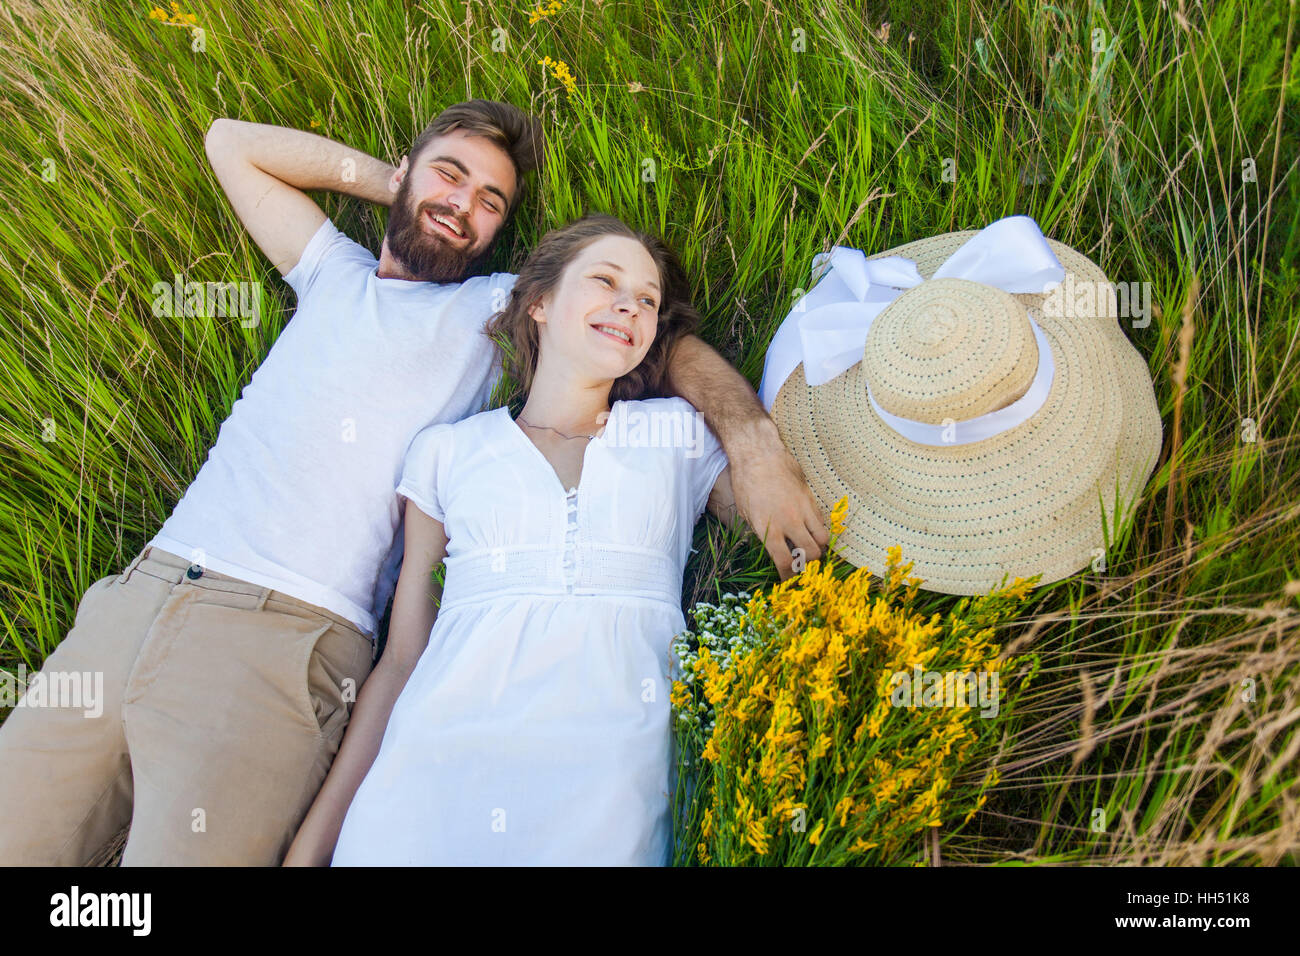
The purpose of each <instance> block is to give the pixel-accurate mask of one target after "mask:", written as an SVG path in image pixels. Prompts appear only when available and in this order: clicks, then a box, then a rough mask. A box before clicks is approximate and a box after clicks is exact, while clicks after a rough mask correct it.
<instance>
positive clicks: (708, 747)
mask: <svg viewBox="0 0 1300 956" xmlns="http://www.w3.org/2000/svg"><path fill="white" fill-rule="evenodd" d="M700 756H701V757H702V758H703V759H705V760H709V761H717V760H719V759H721V757H722V754H721V753H719V752H718V743H717V740H716V739H715V738H714V737H713V736H710V737H709V740H708V743H706V744H705V745H704V749H703V750H702V751H700Z"/></svg>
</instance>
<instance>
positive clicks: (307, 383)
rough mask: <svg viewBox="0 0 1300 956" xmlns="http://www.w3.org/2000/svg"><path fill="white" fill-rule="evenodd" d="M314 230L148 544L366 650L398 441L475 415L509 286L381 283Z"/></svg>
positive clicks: (392, 558) (329, 235)
mask: <svg viewBox="0 0 1300 956" xmlns="http://www.w3.org/2000/svg"><path fill="white" fill-rule="evenodd" d="M377 266H378V261H377V260H376V259H375V257H374V255H372V254H371V252H370V251H369V250H368V249H366V248H365V247H364V246H361V245H359V244H358V243H356V242H353V241H352V240H351V239H349V238H348V237H347V236H345V235H343V234H342V233H341V232H339V231H338V229H337V228H335V226H334V224H333V223H332V222H330V221H329V220H328V219H327V220H326V221H325V222H324V223H323V224H322V225H321V227H320V229H319V230H318V231H317V232H316V234H315V235H314V236H313V237H312V239H311V241H310V242H308V243H307V247H306V249H304V250H303V254H302V258H301V259H300V260H299V262H298V264H297V266H295V267H294V269H293V271H291V272H290V273H289V274H288V275H287V276H285V281H286V282H288V283H289V285H290V286H291V287H292V288H293V289H294V291H295V292H297V294H298V309H297V311H296V312H295V313H294V315H293V318H292V319H290V321H289V322H288V323H287V324H286V325H285V327H284V329H283V330H282V331H281V332H280V335H279V337H278V338H277V339H276V341H275V344H274V345H273V346H272V348H271V350H270V352H269V353H268V354H267V356H266V358H265V360H263V362H262V364H261V365H260V366H259V367H258V369H257V371H255V372H254V373H253V377H252V380H251V381H250V382H249V383H248V385H246V386H245V387H244V390H243V392H242V394H241V395H240V398H239V400H238V401H236V402H235V404H234V406H233V407H232V408H231V410H230V416H229V417H228V418H227V419H226V420H225V421H224V422H223V423H222V425H221V430H220V433H219V434H218V436H217V441H216V444H215V445H213V446H212V449H211V450H210V451H209V452H208V458H207V461H206V462H204V464H203V467H202V468H200V469H199V473H198V475H197V476H196V477H195V479H194V482H193V483H192V484H191V485H190V486H189V488H188V489H186V491H185V494H184V496H183V497H182V498H181V500H180V501H179V502H178V503H177V505H176V508H175V510H174V511H173V512H172V514H171V517H169V518H168V519H167V521H166V522H165V523H164V524H163V526H162V528H161V530H160V531H159V532H158V534H157V535H155V536H154V538H153V539H152V540H151V541H150V542H149V544H150V545H151V546H153V547H155V548H158V549H160V550H163V551H168V552H171V553H172V554H176V555H179V556H180V557H183V558H186V559H188V560H190V561H192V562H197V563H199V564H200V565H201V566H203V567H206V568H208V569H210V570H212V571H216V572H218V573H220V574H228V575H230V576H232V577H237V578H240V579H241V580H244V581H249V582H252V583H254V584H260V585H262V586H263V587H269V588H274V589H275V590H277V591H283V592H285V593H286V594H291V595H293V596H294V597H297V598H300V599H301V600H303V601H306V602H308V603H310V604H314V605H316V606H317V607H322V608H325V609H327V610H330V611H333V612H334V613H336V614H339V615H342V616H343V617H346V618H347V619H348V620H350V621H352V622H354V623H355V624H356V625H357V626H358V627H359V628H361V630H362V631H364V632H366V633H367V634H369V635H371V637H374V636H375V630H376V628H377V625H378V621H377V619H376V616H377V615H379V614H382V613H383V611H384V607H385V605H386V604H387V603H388V599H389V597H390V596H391V595H392V592H393V588H394V587H395V586H396V582H397V573H398V564H399V562H400V560H401V556H402V550H403V547H404V542H403V535H402V534H401V524H400V515H401V511H400V509H399V507H398V501H397V496H396V494H395V491H394V489H395V488H396V487H397V484H398V481H399V479H400V478H401V474H402V461H403V459H404V457H405V455H406V449H407V446H408V445H409V444H410V442H411V439H412V437H413V436H414V435H415V434H416V433H417V432H419V431H420V430H421V429H423V428H425V427H426V426H428V425H431V424H438V423H443V422H454V421H459V420H460V419H462V418H465V417H466V416H468V415H473V414H475V413H477V412H479V411H481V410H483V409H485V408H486V406H487V403H488V399H489V398H490V396H491V391H492V388H493V387H494V386H495V384H496V382H497V380H498V379H499V378H500V375H501V362H500V353H499V351H498V349H497V348H496V346H495V345H494V344H493V343H492V341H491V340H490V339H489V338H488V337H487V336H486V335H484V334H483V331H482V330H483V327H484V326H485V325H486V323H487V320H488V319H489V318H490V317H491V316H492V314H493V313H495V312H496V311H499V310H500V309H501V308H504V306H505V304H506V302H507V301H508V298H509V292H510V289H511V288H512V287H513V286H514V281H515V278H516V276H515V275H513V274H512V273H508V272H498V273H494V274H492V275H491V276H475V277H472V278H469V279H467V280H465V281H464V282H461V283H434V282H411V281H407V280H404V279H381V278H379V277H378V276H377V275H376V274H375V270H376V268H377Z"/></svg>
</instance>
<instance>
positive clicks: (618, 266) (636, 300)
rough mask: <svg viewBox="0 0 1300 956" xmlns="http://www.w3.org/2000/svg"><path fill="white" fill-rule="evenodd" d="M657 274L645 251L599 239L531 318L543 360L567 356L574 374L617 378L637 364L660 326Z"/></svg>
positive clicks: (619, 239) (629, 242)
mask: <svg viewBox="0 0 1300 956" xmlns="http://www.w3.org/2000/svg"><path fill="white" fill-rule="evenodd" d="M660 295H661V293H660V277H659V269H658V267H657V266H656V265H655V261H654V259H652V258H651V256H650V253H649V252H647V251H646V248H645V246H643V245H641V243H640V242H638V241H637V240H635V239H629V238H627V237H626V236H602V237H601V238H599V239H597V240H595V241H593V242H591V243H589V244H588V245H587V246H586V248H584V249H583V250H582V251H581V252H579V253H578V255H577V256H576V257H575V258H574V259H573V260H572V261H571V262H570V263H569V264H568V265H567V266H566V267H565V269H564V272H563V274H562V275H561V276H560V280H559V281H558V282H557V283H556V285H555V287H554V288H553V289H552V290H551V292H550V293H549V294H548V295H547V296H545V297H543V299H542V302H541V304H540V305H534V306H533V307H532V308H531V309H530V310H529V314H530V315H532V317H533V318H534V319H535V320H537V321H538V322H539V323H540V325H541V328H540V329H539V332H540V336H539V339H540V343H541V352H542V355H545V354H547V353H548V352H549V353H551V354H552V355H554V356H556V357H558V356H559V355H563V356H566V357H567V359H568V362H569V363H570V364H571V365H572V367H573V368H574V369H575V370H582V371H585V372H587V373H588V374H590V375H592V376H593V377H595V378H597V379H610V380H613V379H618V378H621V377H622V376H624V375H626V374H627V373H628V372H630V371H632V370H633V369H634V368H636V367H637V366H638V365H640V364H641V360H642V359H643V358H645V356H646V353H647V352H648V351H649V350H650V346H651V344H652V343H653V342H654V337H655V332H656V331H657V329H658V325H659V302H660Z"/></svg>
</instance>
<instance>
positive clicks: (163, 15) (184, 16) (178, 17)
mask: <svg viewBox="0 0 1300 956" xmlns="http://www.w3.org/2000/svg"><path fill="white" fill-rule="evenodd" d="M170 6H171V13H168V12H167V11H166V10H164V9H163V8H162V7H154V8H153V9H151V10H150V11H149V19H150V20H157V21H158V22H159V23H161V24H163V26H168V27H184V26H193V25H194V24H195V23H197V22H198V17H196V16H195V15H194V14H192V13H183V12H182V11H181V5H180V4H179V3H172V4H170Z"/></svg>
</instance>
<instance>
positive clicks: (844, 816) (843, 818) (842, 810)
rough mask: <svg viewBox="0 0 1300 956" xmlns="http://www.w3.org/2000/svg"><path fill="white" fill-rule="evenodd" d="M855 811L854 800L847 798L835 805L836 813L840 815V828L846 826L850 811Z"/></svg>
mask: <svg viewBox="0 0 1300 956" xmlns="http://www.w3.org/2000/svg"><path fill="white" fill-rule="evenodd" d="M852 809H853V798H852V797H845V798H844V799H843V800H841V801H840V802H839V803H837V804H835V810H834V813H837V814H839V817H840V826H844V825H845V823H847V822H848V819H849V811H850V810H852Z"/></svg>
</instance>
